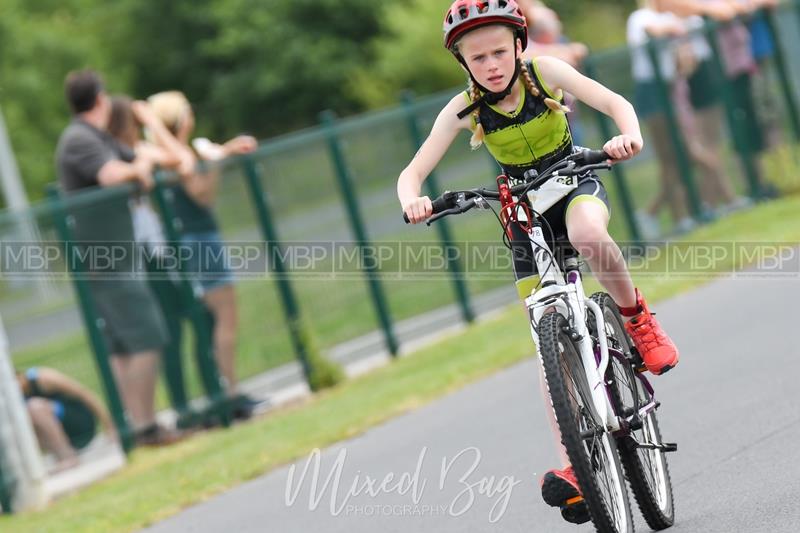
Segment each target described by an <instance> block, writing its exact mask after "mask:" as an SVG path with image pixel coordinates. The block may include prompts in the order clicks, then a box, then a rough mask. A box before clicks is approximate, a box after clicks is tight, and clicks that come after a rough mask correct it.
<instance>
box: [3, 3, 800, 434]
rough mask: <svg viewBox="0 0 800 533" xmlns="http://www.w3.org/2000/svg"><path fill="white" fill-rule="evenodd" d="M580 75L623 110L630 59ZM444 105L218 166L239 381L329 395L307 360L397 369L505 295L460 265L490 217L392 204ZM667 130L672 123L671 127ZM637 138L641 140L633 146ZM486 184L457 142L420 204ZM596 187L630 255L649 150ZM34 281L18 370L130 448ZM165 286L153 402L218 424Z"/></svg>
mask: <svg viewBox="0 0 800 533" xmlns="http://www.w3.org/2000/svg"><path fill="white" fill-rule="evenodd" d="M781 10H782V11H781V15H780V16H773V17H772V18H771V19H770V20H771V24H772V27H773V28H774V29H775V30H776V31H777V33H778V37H779V42H780V45H781V51H782V52H783V53H782V54H778V55H776V56H775V57H773V58H772V59H771V60H770V62H769V63H768V69H767V74H766V78H767V80H768V86H769V90H770V93H771V94H772V96H773V99H772V100H773V101H774V105H775V106H776V107H777V109H778V112H779V116H780V117H783V120H782V122H781V123H780V124H779V125H778V126H779V127H780V128H781V129H782V131H783V135H782V138H783V141H784V142H783V144H782V145H781V146H779V147H776V148H774V149H771V150H770V151H768V152H767V153H766V154H765V155H764V158H765V162H764V165H765V167H766V168H767V170H768V172H767V175H768V176H769V177H776V178H777V181H778V184H779V185H780V186H781V187H782V188H784V190H790V189H791V188H792V187H795V188H796V187H797V183H796V179H797V178H796V174H792V173H791V172H788V171H787V169H788V168H795V169H796V168H797V167H796V166H795V167H790V165H792V164H796V159H793V158H792V157H791V156H787V154H791V153H794V154H796V153H797V140H798V134H799V131H798V127H797V125H798V117H797V102H798V99H800V92H799V88H800V66H799V65H798V62H797V61H793V60H792V58H793V56H792V54H791V52H792V51H793V50H797V49H798V47H800V4H791V5H787V6H784V7H782V8H781ZM707 31H708V32H710V33H709V34H710V36H711V37H712V40H713V34H714V32H715V31H716V28H715V26H714V25H710V26H709V27H708V30H707ZM663 45H664V43H658V42H656V43H653V44H652V45H651V46H652V47H653V48H652V50H651V56H652V55H656V56H657V55H658V54H653V52H655V49H656V48H657V47H659V46H663ZM587 70H588V72H589V73H590V74H591V75H592V76H593V77H596V78H597V79H598V80H599V81H600V82H602V83H604V84H606V85H607V86H609V87H610V88H611V89H613V90H615V91H617V92H619V93H620V94H622V95H624V96H626V97H627V98H628V99H630V100H633V92H634V81H633V79H632V77H631V62H630V51H629V50H628V49H626V48H622V49H616V50H610V51H605V52H602V53H598V54H595V55H593V56H592V57H591V58H590V59H589V61H588V64H587ZM661 90H662V91H664V90H665V89H664V88H663V87H662V89H661ZM454 93H455V90H453V91H448V92H446V93H443V94H439V95H433V96H428V97H424V98H418V99H414V98H413V97H411V96H410V95H406V96H405V97H404V99H403V102H402V104H401V105H398V106H397V107H395V108H392V109H389V110H384V111H380V112H374V113H368V114H365V115H362V116H358V117H353V118H347V119H343V120H337V119H336V118H335V117H333V116H332V115H331V114H328V115H326V116H325V117H324V118H323V119H322V124H321V125H320V127H318V128H313V129H309V130H306V131H302V132H297V133H294V134H291V135H287V136H284V137H280V138H276V139H272V140H269V141H267V142H265V143H263V144H262V145H261V146H260V148H259V150H258V151H257V152H256V153H255V154H254V155H253V156H252V157H248V158H241V159H236V160H230V161H227V162H225V164H224V166H223V167H222V169H221V172H222V178H221V182H220V191H219V197H218V199H217V202H216V204H215V215H216V217H217V219H218V222H219V226H220V228H221V231H222V234H223V237H224V240H225V241H227V242H228V243H233V244H242V245H254V246H259V245H260V246H261V250H262V252H263V253H264V257H265V258H267V259H266V261H265V262H263V264H262V270H261V272H258V271H256V272H247V273H246V274H245V273H242V276H241V277H242V279H240V280H239V282H238V283H237V285H236V291H237V298H238V310H239V322H240V326H239V342H238V350H237V366H238V373H239V375H240V377H242V378H246V377H249V376H254V375H257V374H259V373H262V372H264V371H266V370H269V369H271V368H275V367H276V366H279V365H281V364H284V363H287V362H290V361H293V360H295V359H297V360H299V362H300V364H301V367H302V368H303V371H304V373H305V376H306V378H307V379H309V380H310V381H314V380H315V379H320V380H321V381H319V382H318V383H320V384H321V385H319V384H318V385H316V386H314V387H313V388H318V387H319V386H324V385H325V384H330V383H334V382H335V381H336V380H337V379H336V378H334V377H330V376H335V375H336V374H337V372H336V371H335V370H333V369H330V368H328V369H327V370H326V371H325V372H322V374H323V375H324V376H329V377H322V378H314V372H315V369H316V368H317V366H318V365H320V367H324V366H325V365H326V364H327V363H325V362H324V359H323V358H321V357H320V356H319V353H318V351H319V349H322V351H325V350H328V349H330V348H332V347H334V346H336V345H337V344H339V343H342V342H345V341H348V340H351V339H354V338H356V337H358V336H361V335H365V334H367V333H370V332H373V331H375V330H380V331H381V332H382V335H383V339H384V342H385V346H386V349H387V351H388V352H390V353H397V351H398V348H399V344H398V340H397V335H396V333H395V324H396V323H397V321H399V320H404V319H408V318H412V317H414V316H415V315H418V314H420V313H423V312H425V311H430V310H434V309H437V308H440V307H442V306H445V305H448V304H455V305H457V306H458V308H459V309H460V313H461V316H462V317H463V319H464V320H465V321H470V320H472V318H473V317H474V315H475V309H474V307H473V305H474V304H473V297H474V296H475V295H477V294H481V293H485V292H487V291H490V290H492V289H496V288H498V287H503V286H508V285H509V283H510V282H511V280H512V275H511V272H510V271H509V272H507V273H506V274H504V275H498V273H497V272H488V274H489V275H487V272H485V271H483V270H481V269H477V270H476V268H475V265H474V264H471V263H470V262H469V261H465V260H464V255H463V254H462V255H461V256H460V257H459V254H458V253H457V252H459V251H464V250H465V248H466V247H467V244H469V245H470V246H476V245H480V243H492V244H496V243H497V242H498V239H499V230H498V227H497V223H496V221H495V220H494V218H493V217H491V216H480V214H476V213H472V214H470V215H466V216H464V217H460V219H459V220H457V221H453V222H452V223H449V224H439V225H438V227H437V229H430V230H428V231H426V230H425V228H424V226H416V227H408V226H406V225H404V224H403V222H402V218H401V213H400V208H399V205H398V202H397V198H396V192H395V186H396V179H397V176H398V175H399V173H400V171H401V170H402V169H403V167H404V166H405V165H406V164H407V162H408V161H409V160H410V159H411V157H412V156H413V154H414V153H415V151H416V149H417V147H418V145H419V143H420V142H421V139H422V137H423V136H424V135H425V132H427V131H429V129H430V127H431V125H432V123H433V120H434V119H435V117H436V114H437V113H438V111H439V110H440V109H441V107H442V106H443V105H444V103H445V102H446V101H447V100H448V99H449V98H450V97H451V96H452V95H453V94H454ZM665 94H666V93H664V94H663V95H662V100H663V102H662V103H663V105H664V108H665V109H666V110H667V113H674V110H673V109H672V108H671V105H670V104H669V103H668V102H667V100H668V99H667V98H666V97H665ZM726 103H727V99H726ZM728 115H729V117H732V118H730V119H729V123H730V125H732V126H733V128H732V129H731V130H730V131H729V135H728V138H729V139H728V141H729V142H728V145H727V146H726V154H727V155H728V158H727V159H728V165H727V169H728V171H729V174H730V175H731V176H733V177H734V181H735V186H736V189H737V190H738V191H739V193H741V194H753V195H754V196H755V197H757V198H758V197H759V196H760V189H759V188H758V187H756V186H754V182H753V179H752V175H751V174H752V169H751V168H749V167H750V165H751V163H748V161H746V160H740V159H739V158H740V157H741V156H742V150H741V141H740V140H738V137H739V136H740V134H741V132H740V130H739V129H737V128H742V127H751V125H742V124H740V123H739V122H737V120H736V119H735V117H733V116H732V115H733V110H731V109H728ZM577 120H578V121H579V124H580V128H579V129H580V131H581V139H580V140H581V143H582V144H583V145H585V146H589V147H593V148H597V147H600V146H601V145H602V143H603V142H604V140H606V139H608V138H609V137H610V136H611V135H612V133H613V131H614V126H613V124H611V123H610V121H608V120H607V119H604V118H602V117H600V116H599V115H598V114H597V113H595V112H594V111H592V110H589V109H587V108H585V107H582V106H580V107H579V109H578V113H577ZM672 121H673V122H676V120H675V119H674V117H673V120H672ZM675 133H676V135H673V138H672V141H673V143H675V145H676V150H675V152H676V154H677V157H679V159H680V164H681V166H682V168H683V173H682V174H683V179H684V180H685V184H686V186H687V189H688V190H689V198H690V212H691V213H692V215H693V216H694V217H695V218H696V219H697V221H698V222H701V223H702V222H703V221H705V220H706V219H707V218H708V217H707V216H706V215H705V214H704V213H705V212H706V209H705V206H703V205H702V201H701V199H700V197H699V195H698V194H697V193H696V188H697V182H696V180H697V179H699V178H698V177H697V173H695V172H693V171H692V164H691V162H690V161H689V158H688V156H687V155H686V149H685V147H684V148H681V145H682V144H683V143H684V139H683V138H682V137H681V136H680V135H677V131H675ZM644 135H645V138H646V139H647V138H648V137H649V136H648V131H647V128H645V131H644ZM496 174H497V167H496V164H495V163H494V162H493V161H492V160H491V159H490V157H489V156H488V154H487V153H486V152H485V151H484V150H480V151H476V152H473V151H471V150H470V149H469V146H468V139H467V135H466V134H465V135H464V136H463V137H459V138H458V139H457V140H456V142H455V144H454V145H453V147H452V148H451V150H450V151H449V152H448V154H447V155H446V157H445V158H444V160H443V161H442V163H441V164H440V165H439V166H438V167H437V169H436V174H435V177H433V178H432V179H431V180H430V181H429V185H428V186H429V188H428V189H427V190H426V191H427V192H428V193H429V194H432V195H433V194H436V192H437V191H442V190H445V189H450V190H453V189H458V188H470V187H475V186H479V185H491V184H492V183H493V180H494V177H495V175H496ZM792 176H795V177H794V178H792ZM169 179H170V178H168V177H163V178H162V179H161V180H160V182H161V185H160V186H159V187H158V188H157V189H156V190H155V191H154V192H153V193H152V198H153V201H154V203H155V204H156V205H157V206H158V207H159V210H160V214H161V217H162V219H163V221H164V226H165V228H166V229H167V234H168V237H169V238H170V240H172V241H176V240H177V239H178V238H179V233H180V221H179V220H176V216H175V214H174V213H173V212H172V209H171V204H170V202H171V200H170V196H169V193H168V187H167V184H165V182H166V181H169ZM792 179H794V180H795V181H794V182H792V181H791V180H792ZM605 183H606V186H607V188H608V189H609V195H610V197H611V201H612V214H613V215H612V223H611V232H612V234H613V235H614V237H615V238H616V239H617V240H619V241H638V240H640V238H641V234H640V231H639V228H638V227H637V223H636V220H637V219H636V216H635V211H636V209H637V206H639V207H640V206H643V205H645V204H646V203H648V202H649V201H650V200H651V199H652V198H653V197H654V195H655V194H657V193H658V190H659V186H660V185H659V184H660V182H659V172H658V168H657V165H656V161H655V158H654V157H653V151H652V147H650V146H649V145H648V146H646V148H645V151H644V152H643V154H642V156H641V157H639V158H637V159H636V160H634V161H632V162H630V163H627V164H625V165H622V166H619V167H617V168H615V170H614V173H613V174H612V175H610V176H609V177H607V178H605ZM693 191H695V192H693ZM130 193H131V189H130V188H128V189H126V188H119V189H114V190H97V191H91V192H86V193H81V194H78V195H74V196H71V197H60V196H59V195H58V194H57V193H53V194H52V195H51V197H50V198H49V199H48V200H47V201H44V202H41V203H40V204H37V205H36V206H34V207H33V208H32V209H31V210H30V212H29V213H23V214H18V213H2V214H0V238H2V241H3V242H4V243H5V245H4V246H6V248H8V246H9V243H14V242H18V243H19V242H23V241H26V240H34V241H36V242H37V243H40V244H48V243H51V244H52V245H53V246H56V247H61V246H62V243H63V242H65V241H66V242H68V243H69V241H70V240H71V226H70V217H71V216H74V211H75V210H83V211H87V210H95V211H96V213H95V216H96V217H97V219H98V220H100V221H102V219H103V210H108V209H127V205H126V203H127V200H128V198H129V196H130ZM660 222H661V225H662V230H663V232H664V234H665V235H669V234H670V232H671V231H672V229H673V227H674V224H675V222H676V221H674V220H671V219H669V217H668V216H667V215H665V214H664V215H661V220H660ZM25 228H35V229H36V232H35V233H34V234H31V233H30V232H29V231H27V230H25ZM31 235H33V237H31ZM265 241H266V244H265ZM407 243H412V244H425V243H430V244H431V246H430V247H428V248H430V249H435V248H436V247H439V248H440V249H441V250H442V251H443V253H442V255H441V257H442V258H443V264H444V265H445V267H444V268H443V269H441V270H440V271H439V272H438V274H439V275H436V276H434V275H430V273H426V272H424V271H422V270H421V269H420V268H416V269H411V270H408V271H403V270H401V269H400V268H399V267H401V266H403V265H402V264H401V263H400V262H399V259H398V257H400V255H401V251H402V249H403V246H404V245H405V244H407ZM298 244H303V245H304V247H305V250H308V249H313V247H314V246H318V247H319V249H320V250H328V251H331V250H333V251H335V252H336V253H339V252H341V255H336V254H334V253H331V254H325V255H324V256H323V258H321V259H320V260H319V261H317V262H316V263H314V264H313V268H308V265H309V261H308V257H297V256H296V255H293V254H294V253H295V252H296V251H297V250H298V249H299V247H298V246H297V245H298ZM368 245H372V246H368ZM69 246H71V245H70V244H68V247H69ZM381 247H384V249H386V250H394V251H398V253H397V255H393V256H392V257H389V258H387V259H386V260H385V261H378V260H375V258H374V257H368V254H369V253H371V250H374V249H376V248H378V249H379V248H381ZM342 258H345V259H344V260H342ZM5 265H6V266H8V263H7V262H6V263H5ZM28 266H29V267H30V265H28ZM34 270H35V269H32V268H28V269H27V272H28V274H26V273H25V271H26V269H25V268H23V267H21V266H19V265H17V268H16V269H14V268H6V272H4V273H3V279H2V280H0V313H2V315H3V318H4V321H5V322H6V326H7V329H8V330H9V335H10V338H11V344H12V351H13V357H14V362H15V365H17V366H18V367H19V368H25V367H29V366H36V365H38V366H52V367H55V368H57V369H59V370H61V371H63V372H65V373H67V374H69V375H71V376H73V377H75V378H76V379H78V380H79V381H81V382H83V383H85V384H86V385H88V386H89V387H90V388H92V389H94V390H96V391H98V392H102V393H103V395H104V397H105V398H106V401H107V403H108V404H109V406H110V407H111V410H112V412H113V413H114V416H115V421H116V423H117V425H118V426H119V428H120V434H121V435H122V436H123V437H124V438H125V443H126V446H127V447H129V446H130V445H131V440H130V434H129V431H128V430H127V425H126V421H125V418H124V416H123V414H122V410H121V406H120V404H119V398H118V394H117V392H116V389H115V387H114V383H113V379H111V375H110V371H109V369H108V364H107V356H108V354H107V350H106V348H105V347H104V346H103V342H102V338H101V337H100V335H99V328H101V327H102V323H101V322H100V321H99V317H98V316H97V314H96V312H95V311H94V310H93V308H92V307H93V306H92V304H91V298H90V297H89V296H88V295H87V294H86V290H85V287H83V286H82V285H83V282H82V281H81V280H80V279H79V278H76V276H74V275H72V274H73V273H72V272H70V271H69V270H68V269H67V265H64V264H61V263H59V261H57V260H56V261H54V262H53V263H52V264H50V269H49V270H50V275H48V276H41V275H40V276H38V278H37V277H36V273H35V271H34ZM162 274H163V273H162ZM177 274H178V277H177V281H174V282H170V284H168V285H165V284H162V285H161V288H160V289H159V288H158V287H159V286H158V285H156V290H157V291H158V294H159V296H160V300H161V303H162V305H163V306H164V308H165V310H167V314H168V315H169V316H170V317H171V318H172V319H173V320H172V321H171V322H170V329H171V332H172V337H173V340H174V341H176V342H175V343H174V344H173V345H171V346H170V347H169V348H168V349H167V352H166V354H165V357H164V358H165V364H164V376H165V380H164V382H165V383H166V386H165V387H163V388H162V389H161V390H160V392H159V400H158V402H159V406H161V407H166V406H167V405H171V406H173V407H175V408H176V410H177V411H178V412H179V413H182V414H183V413H186V414H187V416H191V415H192V413H191V411H190V409H189V408H188V401H189V400H190V399H191V398H196V397H199V396H208V397H211V398H212V400H216V401H212V409H213V408H219V409H221V410H220V411H218V414H219V415H220V416H221V417H223V419H225V418H226V415H225V413H226V411H225V410H224V409H223V408H222V407H224V405H223V404H224V402H223V401H222V397H221V396H220V394H221V392H220V384H219V378H218V374H217V369H216V366H215V365H214V363H213V357H212V355H213V354H212V353H211V351H210V350H211V348H210V345H211V338H210V335H211V333H210V325H209V321H208V316H207V311H206V310H205V308H204V307H203V305H202V302H201V301H200V300H198V298H197V296H196V295H195V294H194V293H193V291H192V289H191V287H190V285H188V284H187V282H186V280H185V278H181V276H180V272H178V273H177ZM173 277H174V276H173ZM34 278H36V279H34ZM162 281H163V279H162ZM189 354H192V356H189Z"/></svg>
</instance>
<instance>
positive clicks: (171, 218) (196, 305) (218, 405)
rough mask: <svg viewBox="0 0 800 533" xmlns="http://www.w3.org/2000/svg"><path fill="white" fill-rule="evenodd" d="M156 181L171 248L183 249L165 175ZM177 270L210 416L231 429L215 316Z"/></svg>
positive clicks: (181, 271)
mask: <svg viewBox="0 0 800 533" xmlns="http://www.w3.org/2000/svg"><path fill="white" fill-rule="evenodd" d="M153 177H154V178H155V182H156V184H155V187H154V188H153V197H154V198H155V200H156V203H157V204H158V208H159V209H160V210H161V215H162V217H163V221H164V231H165V233H166V237H167V240H168V241H169V243H170V245H171V246H178V245H180V233H179V231H178V227H177V225H178V217H177V215H176V214H175V210H174V209H173V208H172V205H171V203H170V201H169V200H168V199H167V194H168V192H167V191H166V190H165V188H164V183H165V178H164V175H163V173H162V172H160V171H158V172H156V173H155V175H154V176H153ZM175 257H180V254H177V253H176V254H175ZM177 266H178V276H179V279H180V282H179V291H180V299H181V302H182V304H183V308H184V309H185V310H186V314H187V316H188V318H189V322H190V323H191V325H192V329H193V331H194V335H195V360H196V362H197V369H198V370H199V371H200V379H201V380H202V382H203V388H204V389H205V391H206V396H208V401H209V404H210V408H209V412H210V413H212V414H214V415H216V416H218V417H219V420H220V422H221V423H222V425H223V426H224V427H228V426H229V425H230V423H231V418H230V417H231V413H230V407H231V406H230V405H229V402H228V401H227V397H226V393H225V391H224V390H223V387H222V385H221V383H220V376H219V371H218V369H217V363H216V360H215V359H214V346H213V333H212V328H213V325H214V319H213V315H212V314H211V312H210V311H209V310H208V308H207V307H206V306H205V304H203V303H202V302H201V301H200V300H199V299H198V298H197V297H196V296H195V294H194V290H193V288H192V285H191V283H190V282H189V280H188V279H186V276H185V275H184V272H183V265H182V264H181V262H180V261H179V262H178V265H177ZM173 364H176V365H180V359H179V360H178V361H177V362H175V361H173ZM180 372H181V373H182V372H183V370H182V369H181V370H180ZM181 379H182V378H181Z"/></svg>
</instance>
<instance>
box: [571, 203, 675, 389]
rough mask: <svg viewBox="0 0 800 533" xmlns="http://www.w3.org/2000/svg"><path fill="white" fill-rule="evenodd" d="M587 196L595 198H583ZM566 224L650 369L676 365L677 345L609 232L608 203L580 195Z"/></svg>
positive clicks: (579, 250) (573, 240)
mask: <svg viewBox="0 0 800 533" xmlns="http://www.w3.org/2000/svg"><path fill="white" fill-rule="evenodd" d="M584 198H588V199H593V200H594V201H581V200H582V199H584ZM566 224H567V231H568V234H569V239H570V243H572V246H573V247H575V249H576V250H578V252H579V253H580V254H581V255H583V257H584V260H585V261H586V262H587V263H589V266H590V267H591V269H592V273H593V274H594V275H595V277H596V278H597V280H598V281H599V282H600V284H601V285H603V287H604V288H605V289H606V291H608V293H609V294H610V295H611V297H612V298H613V299H614V301H615V302H616V303H617V305H618V306H619V308H620V313H621V314H622V316H623V318H624V319H625V329H626V331H627V332H628V334H629V335H630V336H631V339H632V340H633V343H634V345H635V346H636V349H637V350H638V352H639V354H640V355H641V357H642V360H643V361H644V364H645V366H646V367H647V368H648V370H650V371H651V372H652V373H654V374H661V373H663V372H666V371H668V370H669V369H671V368H673V367H675V365H676V364H677V363H678V358H679V356H678V349H677V348H676V347H675V344H674V343H673V342H672V340H670V338H669V337H668V336H667V334H666V333H665V332H664V331H663V329H662V328H661V326H660V324H659V323H658V321H657V320H656V319H655V317H654V316H653V315H652V314H651V313H650V310H649V309H648V307H647V303H646V302H645V300H644V298H643V297H642V295H641V294H640V293H639V291H638V290H637V289H635V288H634V286H633V281H632V280H631V276H630V273H629V272H628V266H627V264H626V263H625V258H624V257H623V255H622V252H621V251H620V249H619V247H618V246H617V244H616V243H615V242H614V241H613V239H612V238H611V236H610V235H609V234H608V230H607V225H608V211H607V209H606V207H605V205H604V204H603V203H602V202H601V201H600V200H598V199H597V198H596V197H594V196H585V195H584V196H578V197H576V198H575V199H573V200H572V202H571V203H570V205H569V207H568V208H567V213H566Z"/></svg>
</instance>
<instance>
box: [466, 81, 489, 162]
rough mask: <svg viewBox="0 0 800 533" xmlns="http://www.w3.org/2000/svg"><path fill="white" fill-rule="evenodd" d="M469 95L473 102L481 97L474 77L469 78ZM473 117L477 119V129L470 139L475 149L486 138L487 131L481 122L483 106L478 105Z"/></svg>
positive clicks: (470, 143)
mask: <svg viewBox="0 0 800 533" xmlns="http://www.w3.org/2000/svg"><path fill="white" fill-rule="evenodd" d="M467 90H468V91H469V96H470V98H472V102H473V103H474V102H477V101H478V99H479V98H480V97H481V92H480V91H479V90H478V87H477V86H476V85H475V82H473V81H472V78H470V80H469V89H467ZM472 118H473V119H474V120H475V130H474V131H473V132H472V137H471V138H470V140H469V146H470V148H472V149H473V150H477V149H478V148H480V147H481V145H482V144H483V140H484V139H485V138H486V132H485V131H484V129H483V124H481V108H480V106H478V107H477V108H476V109H475V111H473V112H472Z"/></svg>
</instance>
